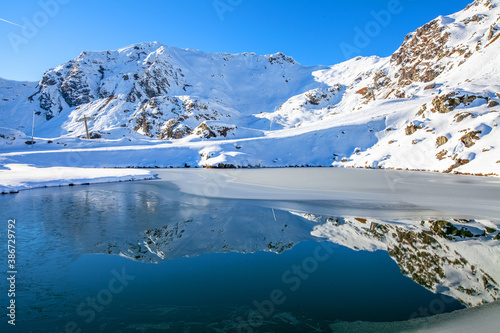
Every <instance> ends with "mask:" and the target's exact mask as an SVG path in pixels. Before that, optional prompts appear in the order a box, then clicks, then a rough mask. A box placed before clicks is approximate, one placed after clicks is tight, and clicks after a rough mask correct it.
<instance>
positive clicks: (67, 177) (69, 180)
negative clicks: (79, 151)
mask: <svg viewBox="0 0 500 333" xmlns="http://www.w3.org/2000/svg"><path fill="white" fill-rule="evenodd" d="M4 167H5V168H6V169H5V168H2V170H0V192H1V193H2V194H4V193H13V192H17V191H19V190H27V189H32V188H39V187H53V186H64V185H83V184H95V183H106V182H121V181H130V180H143V179H153V178H155V177H156V175H155V174H154V173H153V172H151V171H147V170H133V169H102V168H93V169H91V168H74V167H50V168H36V167H33V166H31V165H27V164H6V165H4Z"/></svg>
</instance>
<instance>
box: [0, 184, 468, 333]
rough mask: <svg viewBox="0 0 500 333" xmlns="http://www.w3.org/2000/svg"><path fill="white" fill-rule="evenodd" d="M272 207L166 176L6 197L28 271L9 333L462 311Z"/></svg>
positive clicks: (235, 326)
mask: <svg viewBox="0 0 500 333" xmlns="http://www.w3.org/2000/svg"><path fill="white" fill-rule="evenodd" d="M294 204H295V203H294V202H292V201H290V202H287V203H286V206H287V207H293V205H294ZM296 204H297V205H300V207H301V209H303V208H304V206H306V207H307V203H305V202H300V203H296ZM323 204H325V203H323ZM272 206H273V202H272V201H269V200H267V201H265V202H262V201H259V200H231V199H209V198H203V200H200V198H197V197H195V196H192V195H188V194H184V193H181V192H180V191H179V190H178V189H177V188H176V187H175V186H172V185H169V184H165V183H162V184H161V186H160V185H159V183H158V182H132V183H119V184H104V185H93V186H77V187H66V188H47V189H39V190H32V191H24V192H20V193H18V194H15V195H5V196H1V197H0V207H1V212H2V213H1V217H2V220H3V221H4V222H5V224H6V223H7V220H8V219H16V237H17V238H16V241H17V243H16V253H17V270H18V274H17V279H16V283H17V286H16V288H17V293H16V304H17V313H16V326H15V327H12V326H11V325H7V324H6V320H4V322H2V323H1V327H2V332H5V331H8V332H10V331H12V332H29V331H34V332H38V331H40V332H99V331H101V332H160V331H167V330H168V331H171V332H211V331H219V332H261V331H262V332H266V331H270V332H303V331H312V330H313V329H322V330H327V329H328V324H329V323H332V322H334V321H337V320H341V321H357V320H362V321H377V322H381V321H401V320H408V319H409V318H413V317H416V316H421V315H425V314H424V313H422V311H421V309H438V310H439V313H441V312H450V311H453V310H456V309H461V308H463V306H462V305H461V304H460V303H459V302H458V301H457V300H453V299H451V298H450V297H447V296H443V295H439V294H434V293H432V292H431V291H429V290H427V289H425V288H424V287H422V286H420V285H418V284H417V283H415V282H414V281H412V280H411V279H409V278H407V277H405V276H403V275H402V274H401V273H400V268H399V267H398V265H397V264H396V263H395V262H394V261H393V260H392V259H391V257H390V256H389V255H388V253H387V252H385V251H375V252H369V251H355V250H352V249H350V248H347V247H344V246H339V245H337V244H335V243H333V242H330V241H326V240H325V239H322V238H317V237H314V236H313V235H311V231H312V230H313V228H314V226H315V224H314V222H311V221H307V220H305V219H303V218H301V217H299V216H297V215H295V214H292V213H290V212H288V211H287V210H280V209H275V210H271V209H270V208H269V207H272ZM278 206H280V207H282V206H283V202H281V203H280V205H277V206H276V207H278ZM4 253H5V250H3V252H2V254H4ZM4 257H6V254H5V256H4ZM4 271H6V269H4ZM1 288H2V289H3V290H7V289H8V288H7V285H6V283H5V280H4V281H3V282H2V285H1ZM1 295H2V298H0V299H1V302H2V306H3V305H4V304H7V302H8V299H7V298H6V295H5V293H4V292H2V294H1ZM435 304H439V306H438V307H436V306H434V307H433V305H435ZM427 313H428V314H437V313H436V311H435V310H433V311H427Z"/></svg>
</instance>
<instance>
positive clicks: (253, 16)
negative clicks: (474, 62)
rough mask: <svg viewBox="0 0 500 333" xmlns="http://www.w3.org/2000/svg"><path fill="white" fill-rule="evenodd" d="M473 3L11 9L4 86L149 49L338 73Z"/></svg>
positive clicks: (206, 2) (152, 3) (45, 1)
mask: <svg viewBox="0 0 500 333" xmlns="http://www.w3.org/2000/svg"><path fill="white" fill-rule="evenodd" d="M470 2H472V0H440V1H432V0H380V1H379V0H356V1H346V0H342V1H337V0H148V1H128V0H122V1H105V0H38V1H32V0H23V1H7V0H2V1H1V7H0V8H1V10H0V19H1V20H0V38H1V41H0V45H1V48H0V50H1V51H0V77H2V78H6V79H13V80H32V81H38V80H39V79H40V78H41V76H42V75H43V73H44V72H45V71H46V70H48V69H50V68H53V67H55V66H57V65H59V64H61V63H63V62H65V61H67V60H69V59H73V58H75V57H77V56H78V55H79V54H80V52H81V51H84V50H92V51H98V50H113V49H118V48H121V47H124V46H127V45H130V44H134V43H139V42H145V41H159V42H162V43H164V44H167V45H170V46H176V47H181V48H195V49H199V50H202V51H207V52H229V53H239V52H256V53H258V54H270V53H275V52H283V53H285V54H287V55H289V56H292V57H293V58H295V59H296V60H297V61H298V62H300V63H302V64H304V65H333V64H336V63H339V62H342V61H344V60H347V58H351V57H353V56H356V55H362V56H370V55H378V56H388V55H390V54H392V53H393V52H394V51H395V50H396V49H397V48H398V47H399V45H400V44H401V43H402V41H403V38H404V36H405V35H406V34H407V33H409V32H411V31H413V30H415V29H416V28H417V27H419V26H421V25H423V24H425V23H427V22H428V21H430V20H432V19H434V18H436V17H437V16H439V15H447V14H452V13H454V12H456V11H459V10H461V9H463V8H465V6H466V5H467V4H469V3H470ZM4 20H7V21H9V22H12V23H15V24H18V25H21V26H25V27H27V28H25V29H23V28H21V27H19V26H16V25H14V24H11V23H8V22H5V21H4ZM30 27H31V29H29V28H30Z"/></svg>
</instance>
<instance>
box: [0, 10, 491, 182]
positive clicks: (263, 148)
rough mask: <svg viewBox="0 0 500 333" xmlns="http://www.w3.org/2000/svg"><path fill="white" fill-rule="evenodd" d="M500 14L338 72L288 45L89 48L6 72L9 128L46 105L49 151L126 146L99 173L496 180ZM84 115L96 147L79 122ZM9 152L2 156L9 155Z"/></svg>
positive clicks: (2, 83)
mask: <svg viewBox="0 0 500 333" xmlns="http://www.w3.org/2000/svg"><path fill="white" fill-rule="evenodd" d="M499 20H500V6H499V1H498V0H491V1H479V0H478V1H476V2H474V3H472V4H471V5H469V6H468V7H467V8H465V9H464V10H462V11H460V12H458V13H455V14H453V15H449V16H441V17H438V18H436V19H435V20H433V21H431V22H429V23H428V24H425V25H424V26H422V27H421V28H419V29H417V30H416V31H415V32H412V33H410V34H408V36H407V37H406V38H405V40H404V41H403V43H402V45H401V47H400V48H399V49H398V50H396V52H395V53H394V54H393V55H392V56H391V57H388V58H378V57H367V58H363V57H357V58H354V59H351V60H348V61H346V62H343V63H341V64H337V65H333V66H329V67H326V66H313V67H310V66H303V65H301V64H299V63H297V62H296V61H295V60H294V59H293V58H291V57H288V56H286V55H284V54H282V53H277V54H272V55H264V56H260V55H256V54H254V53H242V54H225V53H219V54H213V53H205V52H202V51H198V50H193V49H178V48H175V47H170V46H166V45H163V44H161V43H157V42H151V43H141V44H136V45H132V46H129V47H125V48H122V49H119V50H115V51H103V52H82V53H81V54H80V56H79V57H77V58H76V59H73V60H70V61H68V62H66V63H64V64H62V65H60V66H58V67H56V68H54V69H51V70H49V71H47V72H46V73H45V74H44V76H43V78H42V79H41V80H40V82H39V83H38V84H36V83H28V82H12V81H6V80H0V95H1V98H0V120H1V123H2V127H4V128H7V129H6V131H7V132H9V131H10V132H12V133H14V131H20V132H22V133H24V134H25V135H27V136H29V135H30V134H31V123H32V115H33V113H35V115H36V116H35V118H36V119H35V124H36V125H35V137H36V138H37V140H35V141H36V144H35V147H37V148H38V151H40V150H41V151H53V150H59V148H60V147H64V144H66V145H69V146H70V147H71V148H74V149H78V148H79V147H85V148H86V149H92V148H96V149H97V148H100V147H104V146H106V147H108V148H109V149H110V150H113V151H116V152H117V153H116V154H121V157H120V158H117V159H116V160H117V162H116V164H115V165H112V163H111V165H110V163H109V161H108V160H107V161H105V162H104V161H102V160H101V159H95V160H94V164H92V165H88V166H96V167H97V166H121V167H123V166H160V167H166V166H175V167H177V166H185V165H189V166H226V167H227V166H242V167H247V166H252V167H253V166H266V167H284V166H296V165H297V166H342V167H367V168H396V169H411V170H428V171H440V172H461V173H472V174H494V175H499V174H500V155H499V154H498V147H497V144H498V142H499V135H500V134H499V132H498V121H499V113H498V111H499V110H500V109H499V107H498V104H499V103H500V79H499V77H500V75H499V74H500V73H499V72H500V64H499V63H498V61H496V59H497V56H498V54H499V51H500V42H499V41H498V39H499V38H498V37H499V36H500V21H499ZM84 116H86V117H88V118H90V119H91V120H89V124H88V125H89V131H90V136H91V137H92V138H93V140H92V141H86V140H84V139H83V138H84V137H85V129H84V126H83V124H82V123H81V122H77V121H78V120H80V119H81V118H82V117H84ZM10 132H9V133H10ZM16 133H18V132H16ZM11 137H12V135H11V136H8V137H5V138H3V137H0V140H1V143H0V147H3V148H2V150H8V151H9V155H8V162H10V163H27V160H26V157H25V155H23V154H22V153H21V152H22V151H23V150H25V149H26V148H27V146H26V145H25V144H24V142H25V141H29V139H28V138H26V137H25V138H20V137H19V136H16V138H17V139H16V140H17V141H16V140H13V139H12V138H11ZM49 141H52V142H59V143H60V144H61V145H62V146H61V145H59V146H58V145H54V144H53V143H48V142H49ZM124 144H126V145H141V146H144V148H146V147H147V148H148V150H149V151H151V149H154V152H155V153H154V154H147V152H140V157H139V158H137V159H136V158H133V157H131V156H132V152H131V150H127V149H123V148H120V149H119V150H118V149H117V147H118V146H123V145H124ZM172 149H173V150H172ZM179 149H182V151H183V153H182V154H177V150H179ZM118 151H120V152H121V153H118ZM16 152H19V154H16ZM40 154H41V153H40ZM134 154H135V153H134ZM57 156H59V157H60V158H58V159H55V160H54V159H52V163H57V161H59V164H60V165H61V164H62V165H63V166H71V165H68V164H67V162H66V161H67V158H66V157H65V155H64V153H60V154H58V155H57ZM31 157H34V156H31ZM5 159H7V155H4V154H0V163H6V161H4V160H5ZM34 160H43V158H42V157H41V155H37V158H35V159H34ZM2 161H3V162H2ZM63 161H64V162H63ZM497 162H498V163H497ZM42 165H43V164H42Z"/></svg>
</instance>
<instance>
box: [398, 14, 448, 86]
mask: <svg viewBox="0 0 500 333" xmlns="http://www.w3.org/2000/svg"><path fill="white" fill-rule="evenodd" d="M449 37H450V35H449V33H447V32H446V31H445V27H443V26H442V25H441V24H440V21H439V20H438V19H436V20H434V21H432V22H430V23H427V24H425V25H424V26H422V27H420V28H418V29H417V30H416V31H415V32H414V33H412V34H409V35H407V36H406V37H405V41H404V43H403V45H401V47H400V48H399V50H397V51H396V52H395V53H394V54H393V55H392V57H391V64H392V65H393V66H398V67H400V73H399V77H398V82H399V84H400V85H406V84H408V82H431V81H432V80H434V79H435V78H436V77H437V76H438V75H439V74H440V73H441V72H442V70H443V68H444V66H442V65H438V64H436V61H435V60H436V58H437V59H441V58H442V57H444V56H446V55H447V49H446V42H447V41H448V39H449Z"/></svg>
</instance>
